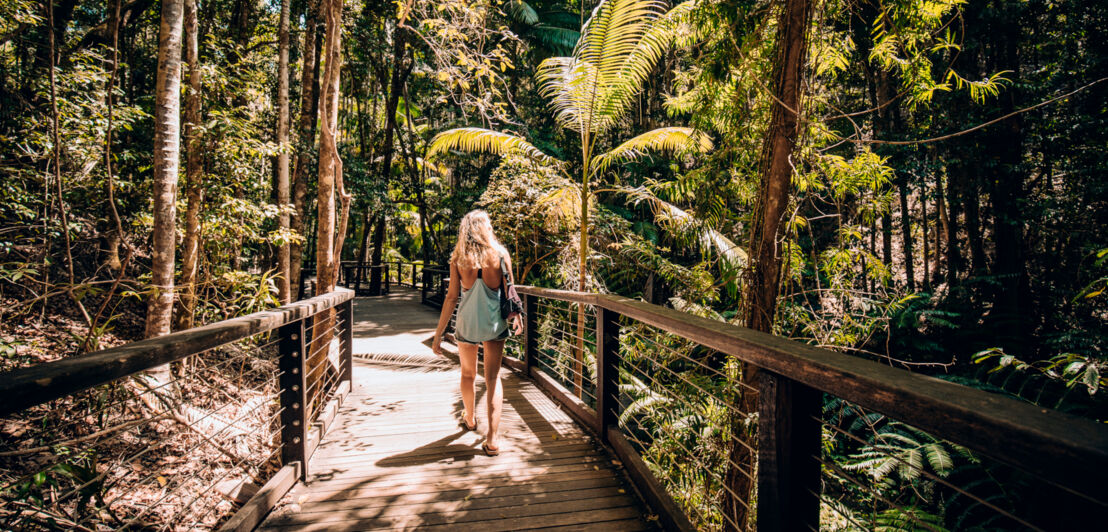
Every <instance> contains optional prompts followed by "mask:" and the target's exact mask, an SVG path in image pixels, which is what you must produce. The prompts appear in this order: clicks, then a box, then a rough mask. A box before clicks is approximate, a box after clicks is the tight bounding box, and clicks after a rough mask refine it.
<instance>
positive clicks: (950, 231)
mask: <svg viewBox="0 0 1108 532" xmlns="http://www.w3.org/2000/svg"><path fill="white" fill-rule="evenodd" d="M953 181H955V179H954V178H953V176H947V180H946V282H947V284H948V285H949V286H950V287H951V288H953V287H954V283H956V282H957V281H958V274H959V273H960V272H961V271H962V269H963V265H962V253H961V251H959V249H958V248H959V245H958V244H959V242H958V216H959V210H960V208H961V201H962V200H961V199H960V198H959V197H958V188H957V187H955V186H953V185H952V182H953Z"/></svg>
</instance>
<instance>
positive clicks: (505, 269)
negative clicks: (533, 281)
mask: <svg viewBox="0 0 1108 532" xmlns="http://www.w3.org/2000/svg"><path fill="white" fill-rule="evenodd" d="M500 275H502V276H504V281H503V283H501V284H503V285H504V289H505V290H507V289H508V287H510V286H512V280H511V279H510V275H509V272H508V266H507V265H506V264H505V263H504V255H501V256H500Z"/></svg>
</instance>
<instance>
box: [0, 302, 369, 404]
mask: <svg viewBox="0 0 1108 532" xmlns="http://www.w3.org/2000/svg"><path fill="white" fill-rule="evenodd" d="M353 298H354V292H353V291H350V290H347V289H344V288H339V289H336V290H335V291H334V292H331V293H327V294H323V295H319V296H316V297H313V298H311V299H306V300H304V301H297V302H295V303H290V304H288V305H285V306H282V307H279V308H275V309H272V310H264V311H261V312H255V313H253V314H249V315H246V316H242V317H238V318H232V319H229V320H224V321H221V322H217V323H212V324H210V325H204V326H202V327H196V328H193V329H188V330H185V331H180V332H175V333H172V334H167V335H165V336H159V337H157V338H148V339H146V340H139V341H137V342H132V343H129V344H126V345H121V346H119V347H113V348H111V349H105V350H103V351H97V352H95V353H89V354H87V355H82V356H77V357H71V358H66V359H63V360H58V361H55V362H47V363H44V364H37V365H35V366H31V367H27V368H21V369H17V370H13V371H9V372H7V373H4V374H0V397H3V398H4V401H2V402H0V416H6V415H8V414H11V413H13V412H18V411H21V410H24V409H27V408H30V407H33V406H36V405H40V404H42V403H45V402H47V401H52V400H54V399H58V398H61V397H65V396H67V395H71V394H74V393H76V392H79V391H81V390H85V389H88V388H92V387H94V386H98V385H101V384H106V383H109V382H112V381H114V380H117V379H121V378H123V377H127V376H129V375H133V374H135V373H139V372H141V371H146V370H149V369H151V368H155V367H157V366H161V365H163V364H168V363H170V362H173V361H176V360H180V359H182V358H185V357H188V356H191V355H194V354H197V353H202V352H204V351H207V350H209V349H212V348H215V347H219V346H221V345H225V344H228V343H231V342H235V341H237V340H242V339H243V338H248V337H250V336H253V335H255V334H258V333H262V332H266V331H270V330H274V329H278V328H280V327H281V326H283V325H286V324H289V323H293V322H296V321H299V320H303V319H305V318H308V317H310V316H313V315H315V314H318V313H320V312H322V311H324V310H327V309H329V308H333V307H337V306H339V305H340V304H342V303H344V302H346V301H349V300H351V299H353Z"/></svg>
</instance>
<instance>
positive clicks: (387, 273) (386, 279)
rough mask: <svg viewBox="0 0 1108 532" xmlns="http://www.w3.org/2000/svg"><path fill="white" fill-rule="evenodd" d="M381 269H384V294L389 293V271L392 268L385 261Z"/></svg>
mask: <svg viewBox="0 0 1108 532" xmlns="http://www.w3.org/2000/svg"><path fill="white" fill-rule="evenodd" d="M383 269H384V270H385V294H388V293H389V288H390V286H389V284H390V281H389V277H390V276H389V273H390V272H392V268H390V267H389V265H388V263H386V264H385V267H384V268H383ZM382 295H384V294H382Z"/></svg>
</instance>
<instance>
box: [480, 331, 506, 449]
mask: <svg viewBox="0 0 1108 532" xmlns="http://www.w3.org/2000/svg"><path fill="white" fill-rule="evenodd" d="M503 355H504V341H503V340H499V341H495V342H485V399H486V403H487V405H488V407H489V408H488V410H489V430H488V433H487V434H486V435H485V445H487V446H488V447H489V448H490V449H493V450H497V449H499V448H500V406H501V403H503V401H504V392H503V390H501V387H500V358H501V357H502V356H503Z"/></svg>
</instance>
